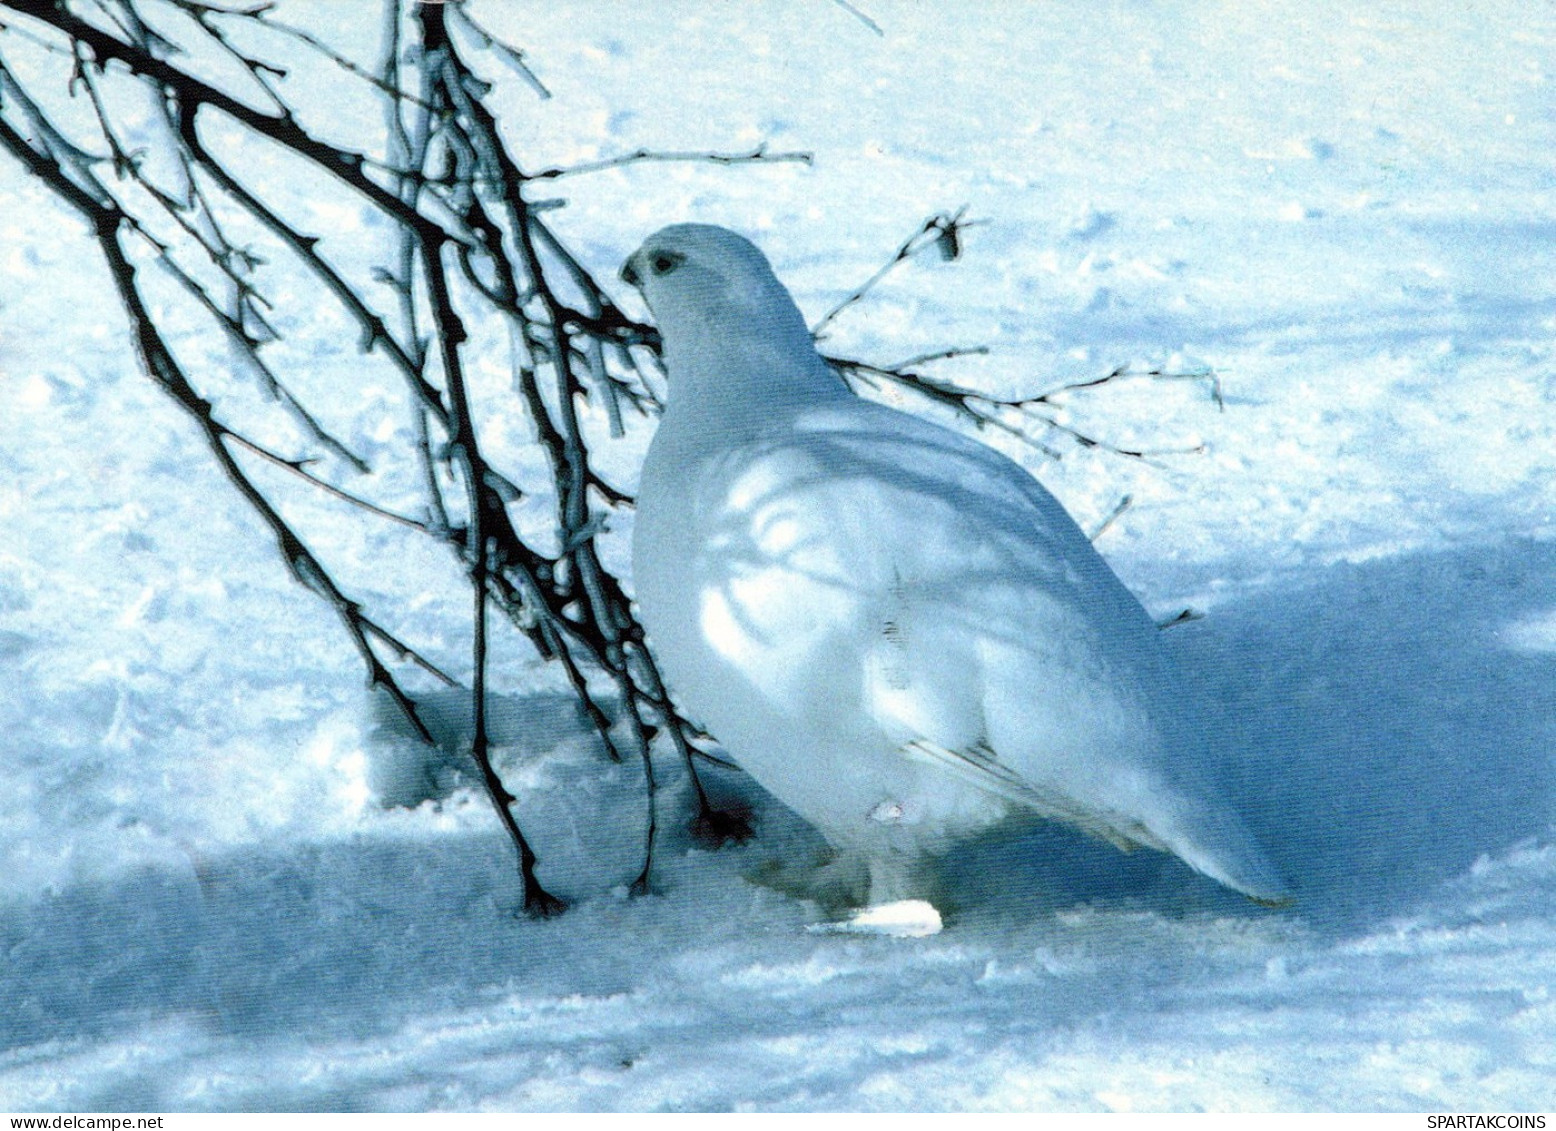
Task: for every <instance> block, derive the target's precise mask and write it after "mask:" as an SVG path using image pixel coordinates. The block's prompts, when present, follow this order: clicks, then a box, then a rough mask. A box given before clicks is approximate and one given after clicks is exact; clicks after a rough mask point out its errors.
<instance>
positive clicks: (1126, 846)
mask: <svg viewBox="0 0 1556 1131" xmlns="http://www.w3.org/2000/svg"><path fill="white" fill-rule="evenodd" d="M902 752H903V754H904V755H905V756H907V757H908V758H911V759H913V760H914V761H917V762H923V763H925V764H928V765H933V766H936V767H938V768H940V769H942V770H945V771H946V772H947V773H950V774H953V775H955V776H956V777H958V778H960V779H962V780H963V781H966V782H969V783H971V784H972V785H975V786H977V787H978V788H980V789H983V790H985V791H987V792H989V793H991V794H993V795H994V796H996V797H1001V798H1004V799H1005V800H1006V801H1010V802H1013V803H1014V804H1017V805H1022V806H1025V807H1026V808H1028V809H1031V810H1032V811H1033V812H1034V813H1036V814H1037V815H1038V816H1041V817H1046V818H1048V819H1050V820H1055V821H1062V822H1064V823H1065V824H1067V825H1070V826H1072V827H1074V828H1077V829H1079V830H1080V831H1082V832H1084V833H1089V834H1090V835H1092V836H1095V837H1100V838H1101V839H1102V840H1105V841H1107V842H1108V843H1109V844H1112V845H1114V846H1115V847H1117V848H1119V849H1122V850H1123V851H1125V852H1129V851H1132V850H1134V849H1136V848H1154V849H1157V850H1159V851H1164V852H1165V851H1170V849H1168V847H1167V846H1166V845H1165V844H1163V843H1162V841H1161V840H1160V839H1159V838H1157V837H1156V836H1154V835H1153V834H1152V833H1151V831H1150V830H1149V829H1147V828H1146V827H1145V826H1143V825H1141V824H1140V823H1139V822H1138V821H1133V820H1129V819H1127V818H1121V815H1115V814H1108V813H1100V812H1097V811H1095V810H1091V809H1087V808H1085V807H1084V806H1082V805H1081V804H1079V803H1077V802H1076V801H1074V800H1073V799H1071V798H1068V797H1065V796H1064V795H1063V794H1061V793H1058V792H1055V791H1052V790H1046V789H1043V788H1041V787H1040V786H1037V785H1034V784H1033V783H1032V782H1030V781H1028V780H1027V779H1025V778H1023V777H1022V776H1021V775H1020V774H1018V773H1016V771H1014V770H1012V769H1011V768H1010V767H1009V766H1007V765H1005V764H1004V763H1002V762H1001V761H1000V760H999V757H998V756H997V755H996V754H995V753H994V751H992V750H990V749H989V748H988V747H987V746H983V745H978V746H973V747H969V748H967V749H962V750H950V749H947V748H946V747H944V746H940V745H938V744H936V743H933V742H930V741H928V740H926V739H915V740H913V741H912V742H909V743H906V744H905V745H904V746H903V747H902ZM1110 817H1115V818H1121V819H1114V820H1110V819H1109V818H1110Z"/></svg>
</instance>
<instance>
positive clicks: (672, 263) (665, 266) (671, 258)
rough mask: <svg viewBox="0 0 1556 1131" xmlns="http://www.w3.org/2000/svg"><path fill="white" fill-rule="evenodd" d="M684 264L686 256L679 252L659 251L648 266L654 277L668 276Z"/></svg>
mask: <svg viewBox="0 0 1556 1131" xmlns="http://www.w3.org/2000/svg"><path fill="white" fill-rule="evenodd" d="M685 262H686V256H684V255H682V254H681V253H680V252H676V251H661V252H658V253H656V254H655V255H654V257H653V258H652V259H650V260H649V261H648V266H649V268H650V269H651V270H652V271H653V272H654V274H656V275H668V274H669V273H670V272H671V271H674V270H675V269H676V268H677V267H679V266H680V265H681V264H683V263H685Z"/></svg>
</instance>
